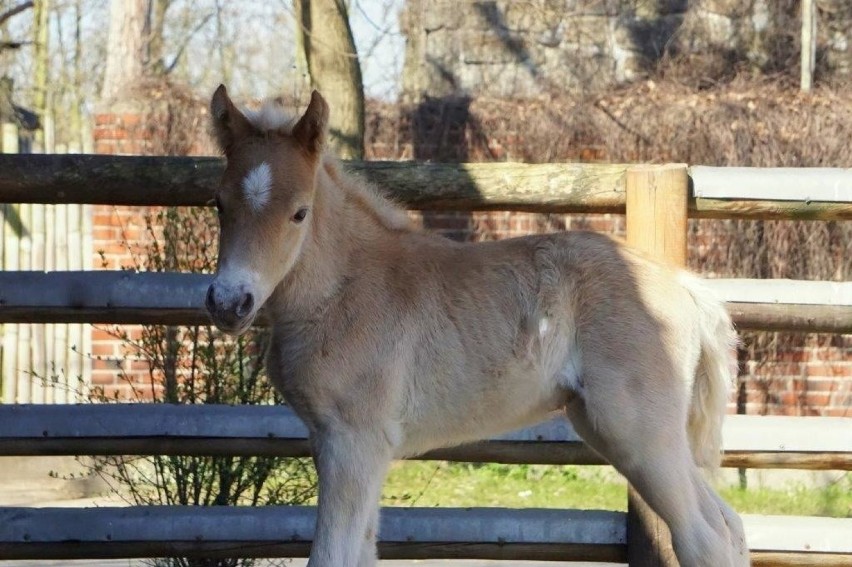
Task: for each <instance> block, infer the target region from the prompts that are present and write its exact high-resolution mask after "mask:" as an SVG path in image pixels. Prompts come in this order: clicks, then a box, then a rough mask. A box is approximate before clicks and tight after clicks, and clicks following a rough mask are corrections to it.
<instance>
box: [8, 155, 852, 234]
mask: <svg viewBox="0 0 852 567" xmlns="http://www.w3.org/2000/svg"><path fill="white" fill-rule="evenodd" d="M344 166H345V168H346V169H348V170H349V171H352V172H354V173H356V174H358V175H361V176H362V177H364V178H365V179H367V180H368V181H369V182H371V183H373V184H375V185H376V186H378V187H380V188H381V189H382V190H383V191H384V192H385V193H386V194H387V195H388V196H389V197H391V198H392V199H394V200H396V201H397V202H399V203H403V204H405V205H407V206H409V207H411V208H415V209H424V210H428V209H432V210H455V211H472V210H517V211H533V212H542V213H557V212H561V213H570V212H573V213H584V212H605V213H623V212H624V208H625V200H626V198H625V187H624V183H625V180H624V179H625V171H626V169H627V167H628V166H626V165H617V164H616V165H603V164H517V163H481V164H435V163H417V162H346V163H345V164H344ZM222 167H223V163H222V160H221V158H214V157H153V156H144V157H143V156H101V155H37V154H27V155H0V203H23V202H38V203H81V204H83V203H85V204H115V205H139V206H159V205H165V206H203V205H205V204H209V203H210V199H211V197H212V194H213V188H214V187H215V186H216V184H217V183H218V180H219V178H220V176H221V172H222ZM761 171H762V170H758V171H756V172H755V175H756V176H759V175H760V172H761ZM738 183H739V181H738ZM739 184H740V185H741V183H739ZM689 212H690V216H692V217H697V218H752V219H800V220H810V219H821V220H843V219H846V220H848V219H852V203H828V202H822V201H813V200H812V201H778V200H754V201H731V200H726V199H710V198H701V197H699V198H694V197H693V198H690V200H689Z"/></svg>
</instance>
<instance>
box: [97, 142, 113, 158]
mask: <svg viewBox="0 0 852 567" xmlns="http://www.w3.org/2000/svg"><path fill="white" fill-rule="evenodd" d="M95 153H96V154H105V155H112V154H114V153H115V144H113V143H112V142H104V141H101V140H98V141H96V142H95Z"/></svg>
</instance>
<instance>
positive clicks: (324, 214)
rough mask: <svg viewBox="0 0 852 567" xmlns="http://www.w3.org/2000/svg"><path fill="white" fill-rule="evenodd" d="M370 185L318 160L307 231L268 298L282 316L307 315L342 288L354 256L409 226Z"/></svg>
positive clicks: (375, 247) (377, 250) (378, 249)
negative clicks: (292, 262) (295, 257)
mask: <svg viewBox="0 0 852 567" xmlns="http://www.w3.org/2000/svg"><path fill="white" fill-rule="evenodd" d="M371 191H372V190H371V189H369V188H366V187H363V186H361V185H359V182H358V181H357V180H354V179H352V178H347V177H346V175H345V174H344V173H342V172H341V171H339V170H338V168H337V164H336V163H335V161H334V160H333V159H332V158H325V159H324V161H323V162H322V163H320V165H319V170H318V171H317V179H316V193H315V195H314V202H313V207H312V212H311V216H312V218H311V226H310V233H309V234H308V235H307V236H306V238H305V242H304V244H303V245H302V251H301V254H300V256H299V259H298V260H297V262H296V264H295V265H294V266H293V269H292V270H291V271H290V273H289V274H288V275H287V276H286V277H285V279H284V281H283V282H282V283H281V285H280V286H279V288H278V290H277V291H276V297H274V298H273V301H275V302H276V303H277V304H278V307H279V308H280V309H278V311H280V312H282V313H286V315H285V317H294V318H310V317H312V316H313V314H315V313H316V312H317V310H318V309H322V308H323V307H324V306H326V305H327V304H328V303H329V302H330V301H332V300H333V298H334V296H336V295H337V294H339V293H340V292H341V291H342V289H343V286H344V285H345V282H346V280H347V278H348V277H349V276H350V274H349V271H350V269H351V267H352V265H353V260H355V257H356V256H358V257H359V258H360V259H363V258H364V257H365V255H368V254H372V253H374V252H375V253H377V254H381V253H382V248H383V243H384V246H387V243H389V242H392V241H393V236H394V235H393V233H395V232H400V231H403V232H407V231H409V230H412V227H411V222H410V220H409V219H408V217H407V214H406V213H405V211H403V210H401V209H397V208H396V207H394V206H393V205H391V204H390V203H388V202H386V201H384V200H383V199H382V198H381V197H379V196H378V195H376V194H374V193H372V192H371Z"/></svg>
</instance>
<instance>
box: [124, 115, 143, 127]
mask: <svg viewBox="0 0 852 567" xmlns="http://www.w3.org/2000/svg"><path fill="white" fill-rule="evenodd" d="M141 123H142V115H140V114H133V113H129V112H126V113H124V114H122V115H121V124H122V125H124V126H125V127H131V128H132V127H135V126H138V125H139V124H141Z"/></svg>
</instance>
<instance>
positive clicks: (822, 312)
mask: <svg viewBox="0 0 852 567" xmlns="http://www.w3.org/2000/svg"><path fill="white" fill-rule="evenodd" d="M211 278H212V276H210V275H205V274H177V273H153V272H147V273H134V272H129V271H94V272H50V273H42V272H18V271H7V272H2V273H0V322H5V323H17V322H30V323H48V322H54V323H60V322H68V323H139V324H170V325H197V324H200V325H205V324H208V323H209V318H208V316H207V313H206V311H205V310H204V307H203V303H204V294H205V293H206V291H207V286H208V285H209V282H210V281H211ZM707 281H708V282H711V283H710V286H711V287H713V285H714V284H713V283H712V282H713V281H714V280H707ZM765 281H767V282H771V281H772V280H765ZM770 285H771V284H770ZM757 289H759V284H758V285H757ZM839 289H840V297H839V298H838V301H837V302H838V303H842V302H845V301H847V299H846V293H847V290H848V286H847V285H846V284H839ZM794 298H795V293H793V294H792V297H791V299H794ZM728 311H729V312H730V313H731V315H732V317H733V319H734V322H735V323H736V324H737V326H738V327H739V328H741V329H764V330H788V331H803V332H829V333H852V306H846V305H790V304H783V303H728ZM263 323H264V321H263V318H262V317H261V318H260V319H259V320H258V324H263Z"/></svg>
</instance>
